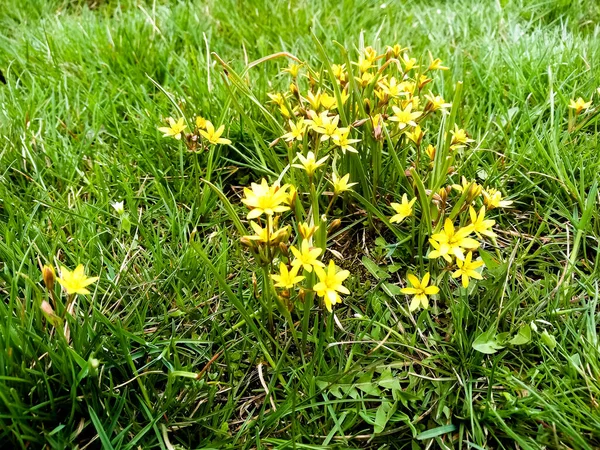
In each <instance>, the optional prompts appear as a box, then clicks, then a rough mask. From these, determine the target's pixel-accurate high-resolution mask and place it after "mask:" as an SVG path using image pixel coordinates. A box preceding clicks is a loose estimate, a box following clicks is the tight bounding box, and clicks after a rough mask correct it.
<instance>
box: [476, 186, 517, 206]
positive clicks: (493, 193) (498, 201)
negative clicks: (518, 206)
mask: <svg viewBox="0 0 600 450" xmlns="http://www.w3.org/2000/svg"><path fill="white" fill-rule="evenodd" d="M483 203H484V204H485V206H486V208H487V209H494V208H507V207H509V206H510V205H512V204H513V201H512V200H502V192H500V191H498V190H496V189H494V188H487V189H484V190H483Z"/></svg>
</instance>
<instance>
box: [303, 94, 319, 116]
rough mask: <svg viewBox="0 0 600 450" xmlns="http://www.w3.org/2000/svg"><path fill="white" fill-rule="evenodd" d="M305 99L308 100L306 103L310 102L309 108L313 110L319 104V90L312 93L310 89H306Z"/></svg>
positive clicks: (317, 107)
mask: <svg viewBox="0 0 600 450" xmlns="http://www.w3.org/2000/svg"><path fill="white" fill-rule="evenodd" d="M306 99H307V100H308V103H310V106H311V108H312V109H314V110H315V111H316V110H317V109H319V107H320V106H321V92H317V93H316V94H313V93H312V91H308V94H307V95H306Z"/></svg>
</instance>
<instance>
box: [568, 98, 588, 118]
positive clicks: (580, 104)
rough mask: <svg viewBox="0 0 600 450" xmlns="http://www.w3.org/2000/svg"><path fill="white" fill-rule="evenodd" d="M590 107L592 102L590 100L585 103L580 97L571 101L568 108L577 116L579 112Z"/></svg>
mask: <svg viewBox="0 0 600 450" xmlns="http://www.w3.org/2000/svg"><path fill="white" fill-rule="evenodd" d="M590 106H592V101H591V100H590V101H589V102H586V101H585V100H584V99H582V98H581V97H579V98H578V99H577V100H573V99H571V101H570V102H569V108H572V109H574V110H575V114H579V113H580V112H581V111H583V110H584V109H588V108H589V107H590Z"/></svg>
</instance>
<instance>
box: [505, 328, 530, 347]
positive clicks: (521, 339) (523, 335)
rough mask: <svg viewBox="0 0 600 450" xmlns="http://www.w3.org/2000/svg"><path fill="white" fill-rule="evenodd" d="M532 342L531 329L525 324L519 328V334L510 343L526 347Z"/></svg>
mask: <svg viewBox="0 0 600 450" xmlns="http://www.w3.org/2000/svg"><path fill="white" fill-rule="evenodd" d="M529 341H531V327H530V326H529V325H528V324H525V325H523V326H521V328H519V332H518V333H517V335H516V336H515V337H513V338H512V339H511V340H510V341H509V344H510V345H524V344H527V343H528V342H529Z"/></svg>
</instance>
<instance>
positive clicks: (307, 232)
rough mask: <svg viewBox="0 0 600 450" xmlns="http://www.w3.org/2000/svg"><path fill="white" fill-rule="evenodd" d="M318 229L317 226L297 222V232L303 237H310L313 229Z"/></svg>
mask: <svg viewBox="0 0 600 450" xmlns="http://www.w3.org/2000/svg"><path fill="white" fill-rule="evenodd" d="M318 229H319V226H318V225H317V226H315V225H312V226H311V225H309V224H308V223H299V224H298V233H300V236H302V238H303V239H310V238H311V236H312V235H313V234H315V231H317V230H318Z"/></svg>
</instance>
